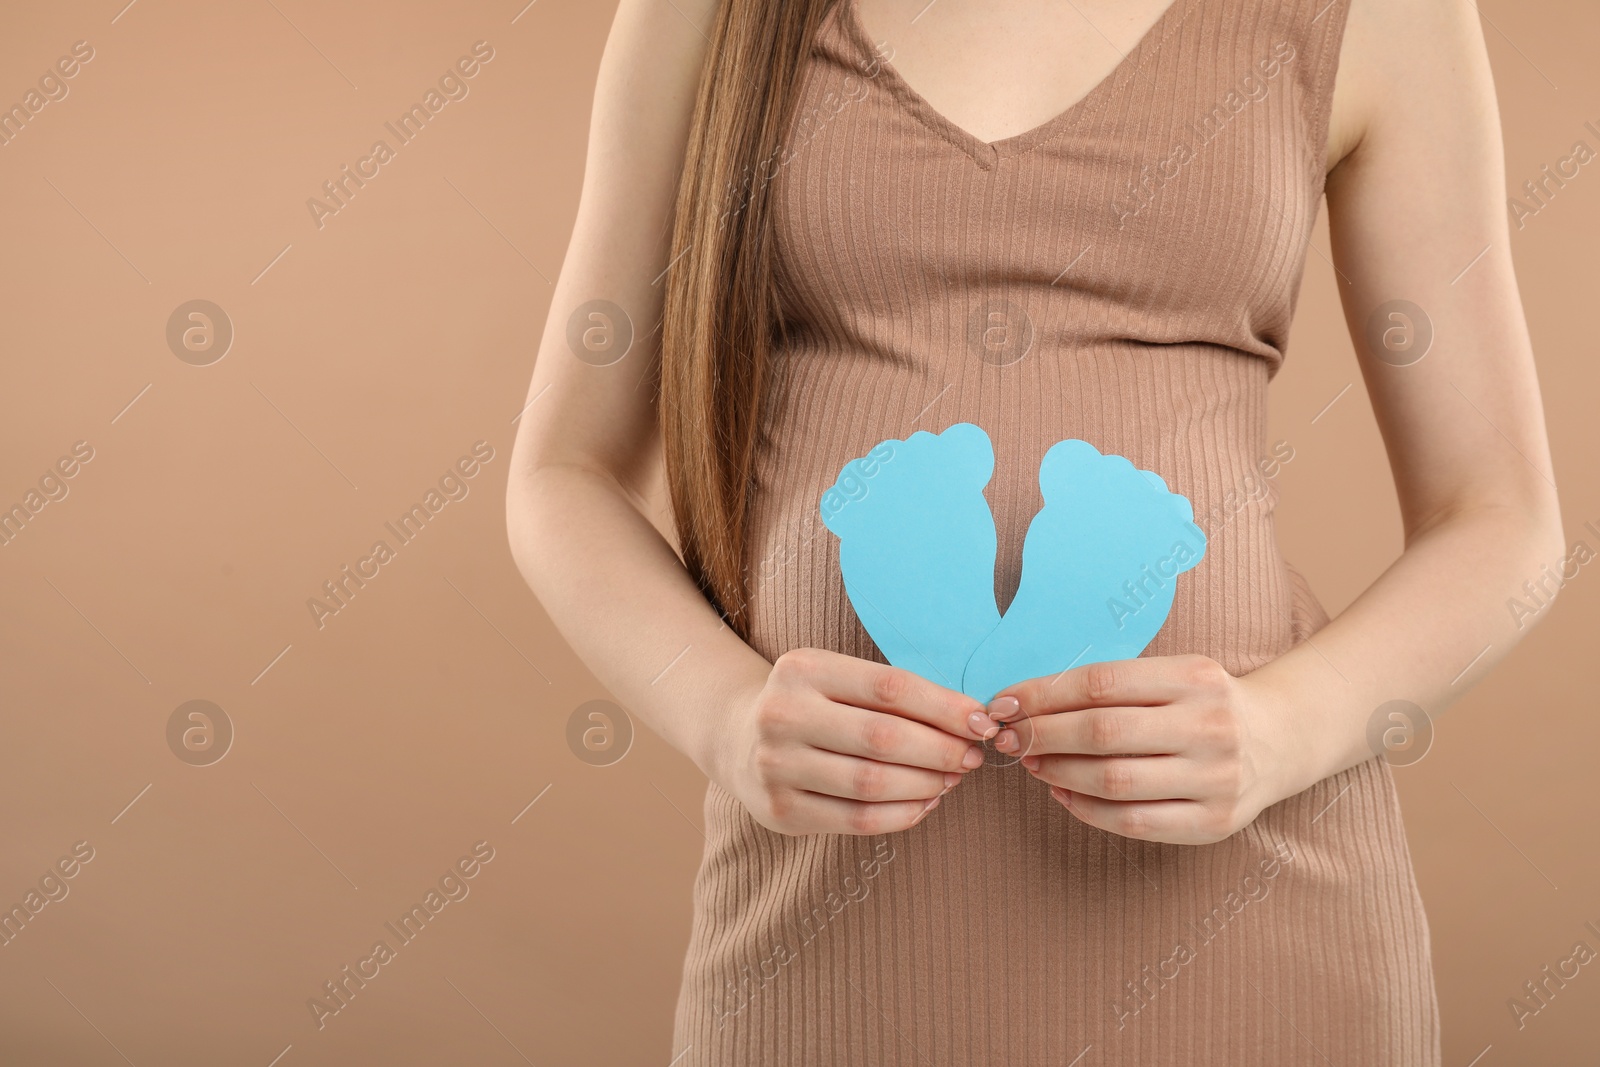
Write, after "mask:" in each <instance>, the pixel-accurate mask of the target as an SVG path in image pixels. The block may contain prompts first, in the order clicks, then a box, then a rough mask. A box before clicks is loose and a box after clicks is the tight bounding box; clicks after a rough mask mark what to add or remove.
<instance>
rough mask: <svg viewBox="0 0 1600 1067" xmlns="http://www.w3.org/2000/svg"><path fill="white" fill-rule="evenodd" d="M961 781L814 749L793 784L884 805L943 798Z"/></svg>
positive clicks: (949, 774)
mask: <svg viewBox="0 0 1600 1067" xmlns="http://www.w3.org/2000/svg"><path fill="white" fill-rule="evenodd" d="M960 781H961V775H960V774H958V773H954V772H950V771H946V772H943V773H941V772H939V771H930V770H926V769H923V768H921V767H903V766H901V765H899V764H896V763H880V762H878V761H877V760H870V759H861V758H859V757H856V756H841V755H839V754H838V753H835V752H823V751H821V750H818V749H812V750H811V751H810V752H809V753H807V754H806V755H805V756H804V757H802V758H801V760H800V763H799V766H797V767H796V768H795V774H794V777H793V778H792V779H790V783H791V784H792V785H794V786H795V787H796V788H799V789H804V790H806V791H808V792H812V793H821V794H824V795H826V796H833V797H843V798H844V799H846V800H867V801H872V802H873V803H885V802H889V801H896V800H921V801H928V800H932V799H933V798H934V797H937V796H943V795H944V794H945V793H947V792H949V791H950V790H951V789H952V788H954V787H955V786H956V785H957V784H958V783H959V782H960Z"/></svg>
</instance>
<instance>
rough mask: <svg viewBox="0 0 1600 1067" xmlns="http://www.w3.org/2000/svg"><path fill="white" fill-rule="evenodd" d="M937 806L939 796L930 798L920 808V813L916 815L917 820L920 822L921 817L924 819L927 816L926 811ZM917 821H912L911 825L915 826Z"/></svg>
mask: <svg viewBox="0 0 1600 1067" xmlns="http://www.w3.org/2000/svg"><path fill="white" fill-rule="evenodd" d="M942 795H943V794H941V796H942ZM938 806H939V797H934V798H933V799H932V800H930V801H928V804H927V806H926V807H924V808H923V809H922V814H921V815H918V816H917V822H921V821H922V820H923V819H926V818H927V817H928V812H930V811H932V810H933V809H934V808H937V807H938ZM917 822H914V823H912V824H911V825H912V826H915V825H917Z"/></svg>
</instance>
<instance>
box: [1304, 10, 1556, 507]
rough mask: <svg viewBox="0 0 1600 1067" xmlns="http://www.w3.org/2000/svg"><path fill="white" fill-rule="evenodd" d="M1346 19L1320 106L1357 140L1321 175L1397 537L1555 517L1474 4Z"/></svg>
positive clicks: (1354, 13)
mask: <svg viewBox="0 0 1600 1067" xmlns="http://www.w3.org/2000/svg"><path fill="white" fill-rule="evenodd" d="M1348 19H1349V20H1348V22H1347V24H1346V30H1345V46H1344V50H1343V53H1342V58H1341V65H1340V71H1339V75H1338V81H1339V85H1338V89H1337V91H1336V97H1335V99H1336V102H1337V103H1338V105H1339V106H1340V107H1341V108H1343V109H1344V111H1345V113H1346V114H1347V115H1350V116H1353V118H1354V121H1353V123H1352V127H1353V128H1354V129H1355V130H1357V131H1358V132H1357V133H1356V135H1355V137H1356V138H1359V139H1358V143H1357V144H1356V146H1355V147H1354V148H1353V149H1352V150H1351V151H1349V152H1348V154H1346V155H1345V156H1344V157H1343V158H1342V159H1341V160H1340V161H1339V163H1338V164H1337V166H1335V168H1334V169H1333V171H1332V172H1331V173H1330V174H1329V176H1328V182H1327V196H1328V218H1329V226H1330V231H1331V234H1332V241H1333V254H1334V262H1335V264H1336V265H1337V267H1338V270H1339V276H1340V277H1339V291H1340V295H1341V297H1342V299H1343V301H1344V310H1345V319H1346V322H1347V323H1348V325H1349V328H1350V332H1351V337H1352V339H1353V340H1354V341H1355V346H1356V350H1357V352H1358V353H1359V355H1360V362H1361V368H1362V374H1363V377H1364V378H1365V380H1366V383H1367V389H1368V392H1369V393H1370V395H1371V397H1372V403H1373V408H1374V410H1375V412H1376V414H1377V419H1378V425H1379V428H1380V430H1381V431H1382V433H1383V437H1384V442H1385V444H1386V446H1387V449H1388V452H1389V458H1390V464H1391V466H1392V467H1393V468H1394V474H1395V483H1396V488H1397V489H1398V491H1399V496H1400V504H1401V513H1402V517H1403V519H1404V522H1405V527H1406V530H1407V532H1408V535H1409V534H1413V533H1415V532H1417V531H1418V530H1420V529H1423V528H1426V527H1427V526H1428V525H1430V524H1431V523H1432V522H1434V521H1436V520H1438V519H1440V518H1442V517H1445V516H1447V515H1449V514H1452V513H1455V512H1458V511H1461V510H1464V509H1469V508H1474V507H1480V506H1505V505H1509V506H1512V507H1516V508H1527V509H1530V510H1531V511H1533V512H1534V513H1535V514H1536V515H1537V516H1538V517H1539V518H1541V519H1550V520H1553V519H1554V518H1555V515H1556V512H1555V506H1556V505H1555V487H1554V484H1553V482H1552V480H1551V479H1552V474H1551V467H1550V458H1549V451H1548V445H1547V441H1546V437H1545V430H1544V417H1543V412H1542V408H1541V404H1540V399H1539V386H1538V380H1537V377H1536V375H1535V371H1534V363H1533V353H1532V348H1531V344H1530V341H1529V338H1528V332H1527V326H1526V324H1525V322H1524V320H1523V312H1522V303H1521V298H1520V296H1519V295H1518V291H1517V283H1516V277H1515V275H1514V272H1513V267H1512V259H1511V248H1510V228H1509V225H1508V223H1507V217H1506V192H1505V179H1504V165H1505V164H1504V157H1503V150H1502V146H1501V138H1500V121H1499V114H1498V109H1497V104H1496V100H1495V91H1494V83H1493V80H1492V78H1491V75H1490V70H1489V62H1488V55H1487V52H1486V50H1485V48H1484V41H1483V33H1482V30H1481V28H1480V26H1479V24H1478V16H1477V13H1476V9H1475V7H1474V6H1473V5H1472V4H1468V3H1458V2H1445V0H1352V6H1351V9H1350V13H1349V16H1348ZM1395 301H1406V302H1409V304H1410V305H1413V306H1414V308H1415V309H1419V310H1420V313H1419V311H1418V310H1413V308H1411V307H1406V306H1404V305H1398V306H1397V305H1395V304H1394V303H1393V302H1395ZM1428 332H1431V335H1432V339H1431V344H1430V345H1429V347H1428V348H1427V349H1426V352H1425V354H1423V355H1422V356H1421V358H1417V357H1418V353H1419V352H1422V351H1423V349H1422V347H1421V343H1422V341H1423V338H1424V337H1425V335H1426V334H1427V333H1428Z"/></svg>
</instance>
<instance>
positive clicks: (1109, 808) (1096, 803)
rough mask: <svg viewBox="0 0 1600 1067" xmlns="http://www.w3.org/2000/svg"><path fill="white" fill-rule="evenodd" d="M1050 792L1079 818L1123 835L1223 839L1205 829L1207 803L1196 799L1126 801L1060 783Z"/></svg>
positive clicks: (1188, 841)
mask: <svg viewBox="0 0 1600 1067" xmlns="http://www.w3.org/2000/svg"><path fill="white" fill-rule="evenodd" d="M1050 795H1051V796H1053V797H1055V798H1056V800H1057V801H1058V802H1059V803H1060V804H1061V805H1062V806H1063V807H1065V808H1066V809H1067V810H1068V811H1070V812H1072V814H1073V815H1074V816H1075V817H1076V818H1077V819H1078V821H1079V822H1083V823H1087V824H1088V825H1090V826H1093V827H1096V828H1098V829H1101V830H1104V831H1106V832H1107V833H1112V834H1117V835H1119V836H1121V837H1131V838H1135V839H1137V840H1140V841H1160V842H1164V843H1166V844H1172V845H1197V844H1206V843H1210V842H1214V841H1217V840H1219V838H1218V837H1217V836H1216V835H1215V834H1212V833H1207V832H1205V830H1204V829H1203V827H1204V824H1205V822H1206V818H1207V816H1206V807H1205V805H1203V804H1200V803H1199V802H1197V801H1193V800H1156V801H1140V802H1132V803H1124V802H1120V801H1116V800H1104V799H1101V798H1100V797H1091V796H1085V795H1084V794H1082V793H1072V792H1068V791H1066V790H1063V789H1061V788H1059V787H1057V786H1051V787H1050Z"/></svg>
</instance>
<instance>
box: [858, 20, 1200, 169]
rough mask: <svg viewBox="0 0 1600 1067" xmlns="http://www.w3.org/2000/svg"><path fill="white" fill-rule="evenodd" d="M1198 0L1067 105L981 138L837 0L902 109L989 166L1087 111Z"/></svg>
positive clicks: (1156, 26)
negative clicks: (932, 98) (909, 77)
mask: <svg viewBox="0 0 1600 1067" xmlns="http://www.w3.org/2000/svg"><path fill="white" fill-rule="evenodd" d="M1198 2H1200V0H1171V2H1170V3H1168V4H1167V6H1166V9H1165V10H1163V11H1162V12H1161V14H1160V15H1159V16H1157V18H1156V20H1155V22H1153V23H1151V25H1150V28H1149V29H1147V30H1145V32H1144V35H1143V36H1141V37H1140V38H1139V40H1138V41H1137V42H1136V43H1135V44H1134V46H1133V47H1132V48H1130V49H1129V50H1128V52H1127V54H1126V55H1124V56H1123V57H1122V59H1121V60H1120V61H1118V63H1117V64H1116V65H1115V66H1113V67H1112V68H1111V69H1110V70H1109V71H1107V72H1106V75H1105V77H1103V78H1101V79H1100V80H1099V81H1098V82H1096V83H1095V84H1094V85H1093V86H1092V87H1091V88H1090V89H1089V91H1088V92H1086V93H1084V94H1083V95H1082V96H1081V97H1079V98H1078V99H1077V100H1076V101H1074V102H1073V103H1072V104H1070V105H1068V106H1067V108H1066V109H1065V110H1063V111H1061V112H1059V113H1058V114H1056V115H1053V116H1052V117H1050V118H1048V119H1045V120H1044V121H1043V122H1041V123H1039V125H1037V126H1034V127H1033V128H1032V129H1028V130H1023V131H1022V132H1021V133H1016V134H1012V135H1011V136H1009V137H1002V138H1000V139H999V140H996V141H985V140H983V139H982V138H980V137H978V136H977V135H976V134H974V133H972V132H970V131H969V130H967V129H966V128H965V127H963V126H958V125H957V124H956V123H955V122H953V121H952V120H951V119H949V118H948V117H946V116H945V114H944V113H943V112H942V111H940V110H939V109H938V108H936V107H934V106H933V105H932V104H930V103H928V100H927V98H926V97H924V96H923V95H922V94H921V93H919V92H918V91H917V90H916V89H914V88H912V87H911V83H910V82H908V81H906V80H905V78H904V76H902V75H901V73H900V71H899V70H898V69H896V67H895V66H894V64H893V63H891V62H889V60H887V59H882V58H878V55H877V46H876V45H874V44H873V43H872V37H871V35H870V34H868V32H867V29H866V26H865V24H864V23H863V22H862V21H861V13H860V11H859V10H858V9H857V6H856V4H857V0H839V7H840V8H841V11H840V16H841V17H840V19H839V21H840V23H841V25H842V28H843V29H844V32H845V34H846V35H847V36H848V37H849V38H850V40H851V42H852V43H853V44H854V45H855V46H856V47H857V48H858V49H859V50H860V51H861V52H862V53H863V54H864V55H865V56H867V57H870V64H871V65H873V66H875V67H876V68H877V70H876V73H875V74H874V75H872V76H873V77H881V78H882V79H883V80H884V84H885V85H886V86H887V87H888V88H889V90H890V91H891V92H892V93H893V94H894V95H895V96H896V97H898V98H899V100H900V101H901V103H902V105H903V106H904V107H905V108H906V110H908V111H910V112H911V113H912V114H913V115H915V116H916V117H917V118H918V119H920V120H921V121H922V122H923V123H924V124H925V125H927V126H928V127H930V128H931V129H933V130H934V131H936V132H937V133H939V134H941V135H943V136H944V137H945V139H946V140H948V141H950V142H951V143H953V144H954V145H956V147H958V148H960V149H961V150H962V151H964V152H966V153H967V155H969V156H971V157H972V159H973V161H974V162H975V163H977V164H978V166H980V167H982V168H983V169H984V170H988V169H990V168H992V167H994V166H995V165H996V164H997V163H999V162H1000V160H1002V159H1007V158H1010V157H1013V156H1017V155H1021V154H1022V153H1024V152H1027V151H1028V150H1029V149H1031V148H1034V147H1035V146H1037V145H1039V144H1042V143H1043V142H1045V141H1047V140H1049V139H1050V138H1052V137H1054V136H1055V135H1056V134H1058V133H1060V132H1061V131H1062V130H1064V129H1066V128H1067V127H1069V126H1070V125H1072V124H1073V123H1074V122H1076V121H1078V120H1079V119H1080V118H1081V117H1083V116H1084V115H1085V114H1087V113H1088V112H1089V110H1090V109H1091V108H1092V107H1093V106H1094V105H1095V104H1097V103H1098V102H1100V101H1101V100H1102V99H1103V98H1104V97H1106V96H1107V95H1108V94H1110V93H1112V92H1114V91H1115V90H1116V89H1117V88H1119V87H1120V86H1121V85H1122V83H1123V82H1125V81H1126V80H1127V79H1128V78H1129V77H1131V76H1132V74H1133V73H1134V72H1135V71H1136V70H1137V69H1138V68H1139V66H1140V64H1141V63H1142V61H1143V59H1144V57H1145V54H1146V53H1147V52H1148V51H1150V50H1151V49H1152V48H1154V47H1155V46H1156V45H1157V44H1159V43H1160V42H1161V41H1163V40H1165V38H1166V37H1167V35H1168V33H1169V32H1170V31H1171V28H1172V26H1173V24H1174V23H1175V22H1176V21H1181V20H1182V19H1183V18H1184V17H1185V10H1186V9H1187V8H1188V7H1189V6H1190V5H1191V4H1194V3H1198Z"/></svg>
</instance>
